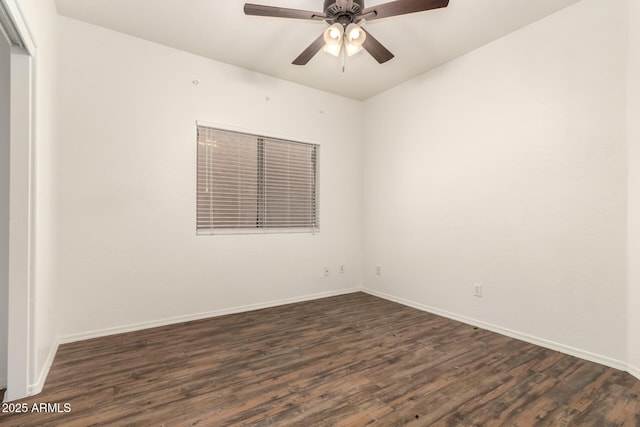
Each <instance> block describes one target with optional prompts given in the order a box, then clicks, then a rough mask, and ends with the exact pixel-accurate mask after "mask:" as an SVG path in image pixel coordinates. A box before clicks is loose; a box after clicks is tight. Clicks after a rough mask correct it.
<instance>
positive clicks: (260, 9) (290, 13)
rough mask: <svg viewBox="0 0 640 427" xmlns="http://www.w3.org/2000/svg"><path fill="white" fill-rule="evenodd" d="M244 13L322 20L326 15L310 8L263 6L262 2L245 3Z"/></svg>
mask: <svg viewBox="0 0 640 427" xmlns="http://www.w3.org/2000/svg"><path fill="white" fill-rule="evenodd" d="M244 14H245V15H255V16H271V17H274V18H293V19H315V20H320V21H323V20H325V19H326V18H327V16H326V15H325V14H324V13H322V12H313V11H310V10H301V9H288V8H286V7H273V6H265V5H262V4H253V3H245V5H244Z"/></svg>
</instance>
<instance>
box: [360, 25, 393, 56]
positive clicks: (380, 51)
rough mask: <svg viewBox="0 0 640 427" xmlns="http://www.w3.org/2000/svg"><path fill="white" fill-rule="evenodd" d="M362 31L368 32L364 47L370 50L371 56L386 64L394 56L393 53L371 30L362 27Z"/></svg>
mask: <svg viewBox="0 0 640 427" xmlns="http://www.w3.org/2000/svg"><path fill="white" fill-rule="evenodd" d="M361 28H362V27H361ZM362 31H364V32H365V33H366V34H367V37H366V38H365V39H364V43H362V48H363V49H364V50H366V51H367V52H369V53H370V54H371V56H373V58H374V59H375V60H376V61H378V63H380V64H384V63H385V62H387V61H388V60H390V59H391V58H393V53H391V52H389V49H387V48H386V47H384V46H382V43H380V42H379V41H378V40H376V39H375V37H373V36H372V35H371V33H370V32H368V31H367V30H365V29H364V28H362Z"/></svg>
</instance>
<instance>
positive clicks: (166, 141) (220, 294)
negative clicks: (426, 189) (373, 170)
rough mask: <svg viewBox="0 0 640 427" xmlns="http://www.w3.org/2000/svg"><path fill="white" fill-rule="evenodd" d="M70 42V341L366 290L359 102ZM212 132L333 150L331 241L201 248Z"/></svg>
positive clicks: (279, 238) (73, 36)
mask: <svg viewBox="0 0 640 427" xmlns="http://www.w3.org/2000/svg"><path fill="white" fill-rule="evenodd" d="M60 30H61V31H60V36H61V39H60V70H59V85H60V86H59V89H60V100H59V104H58V111H59V113H60V114H59V118H60V137H61V140H60V147H59V151H58V159H59V166H60V168H59V175H58V176H57V177H56V180H59V193H58V194H59V206H58V238H59V242H60V245H59V252H58V255H59V256H58V259H59V268H60V274H59V280H60V284H61V289H60V294H59V299H58V303H57V304H58V307H59V313H60V327H61V334H62V336H64V337H65V338H64V339H65V340H73V339H79V338H82V337H86V336H91V335H93V334H95V335H99V334H103V333H106V332H109V331H111V332H113V331H115V330H121V329H127V328H128V327H131V328H136V327H140V326H142V325H148V324H154V322H156V323H162V322H165V321H171V320H176V319H178V318H180V316H187V317H189V316H193V315H198V314H201V313H213V312H216V311H218V310H227V309H232V308H237V307H245V306H248V305H252V304H261V303H265V302H269V301H282V300H286V299H296V298H302V297H305V296H308V295H317V294H321V293H325V292H329V293H331V292H339V291H341V290H346V289H351V288H355V287H359V286H360V266H361V259H360V243H361V234H360V218H361V198H360V197H361V188H360V183H361V168H360V164H361V120H362V117H361V105H360V104H359V103H358V102H355V101H352V100H348V99H346V98H341V97H337V96H334V95H330V94H327V93H323V92H319V91H316V90H312V89H308V88H305V87H302V86H299V85H295V84H292V83H288V82H285V81H282V80H278V79H275V78H271V77H267V76H264V75H260V74H256V73H254V72H250V71H247V70H243V69H240V68H236V67H233V66H229V65H225V64H222V63H218V62H215V61H211V60H208V59H204V58H201V57H198V56H194V55H191V54H188V53H184V52H181V51H177V50H173V49H170V48H167V47H164V46H160V45H156V44H153V43H150V42H147V41H144V40H141V39H136V38H133V37H130V36H126V35H123V34H120V33H116V32H113V31H109V30H106V29H103V28H100V27H96V26H92V25H89V24H85V23H81V22H79V21H75V20H71V19H68V18H60ZM196 79H197V80H199V82H200V83H199V85H197V86H196V85H194V84H193V83H192V81H193V80H196ZM267 97H269V98H270V100H269V101H267V99H266V98H267ZM321 110H324V114H322V113H321ZM196 120H205V121H211V122H220V123H224V124H229V125H233V126H236V127H240V128H244V129H249V130H255V131H259V132H262V133H264V134H266V135H276V136H288V137H292V138H300V139H303V140H308V141H312V142H316V143H319V144H320V145H321V151H320V153H321V154H320V165H321V170H320V221H321V224H320V228H321V231H320V233H319V234H317V235H315V236H313V235H310V234H278V235H276V234H269V235H231V236H228V235H227V236H220V235H218V236H196V235H195V160H196V158H195V149H196V140H195V122H196ZM340 264H343V265H344V266H345V273H344V274H339V273H338V271H337V269H338V265H340ZM323 266H328V267H330V269H331V270H330V276H329V277H323V275H322V268H323Z"/></svg>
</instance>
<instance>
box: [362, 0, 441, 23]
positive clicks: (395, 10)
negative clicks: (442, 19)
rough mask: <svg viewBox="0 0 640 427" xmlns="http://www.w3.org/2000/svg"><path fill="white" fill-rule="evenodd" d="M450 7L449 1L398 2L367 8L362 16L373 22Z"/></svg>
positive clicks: (413, 0) (407, 0) (402, 0)
mask: <svg viewBox="0 0 640 427" xmlns="http://www.w3.org/2000/svg"><path fill="white" fill-rule="evenodd" d="M448 5H449V0H396V1H392V2H389V3H382V4H379V5H377V6H371V7H367V8H365V9H364V10H363V11H362V16H363V17H364V15H367V16H366V17H365V18H366V20H367V21H373V20H374V19H380V18H388V17H390V16H397V15H406V14H407V13H415V12H422V11H425V10H431V9H440V8H442V7H447V6H448Z"/></svg>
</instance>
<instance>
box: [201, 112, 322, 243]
mask: <svg viewBox="0 0 640 427" xmlns="http://www.w3.org/2000/svg"><path fill="white" fill-rule="evenodd" d="M200 127H206V128H210V129H214V130H219V131H223V132H234V133H240V134H244V135H247V136H251V137H255V138H256V144H258V141H259V140H263V143H264V140H277V141H284V142H287V143H299V144H305V145H312V146H314V148H315V165H314V166H315V226H310V227H258V226H256V227H255V228H253V227H252V228H247V227H241V228H234V227H228V228H215V227H211V228H198V158H199V157H198V128H200ZM195 140H196V144H195V145H196V153H195V156H194V157H195V163H196V164H195V168H196V170H195V178H196V186H195V192H196V194H195V198H194V199H195V217H194V220H195V221H194V222H195V229H196V235H197V236H214V235H238V234H253V235H255V234H311V235H315V234H317V233H319V232H320V151H321V145H320V144H319V143H317V142H313V141H310V140H307V139H302V138H293V137H290V136H283V135H276V134H272V133H263V132H259V131H255V130H251V129H246V128H241V127H237V126H233V125H228V124H223V123H217V122H209V121H202V120H198V121H196V127H195ZM258 168H260V165H258ZM258 204H259V203H258Z"/></svg>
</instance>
